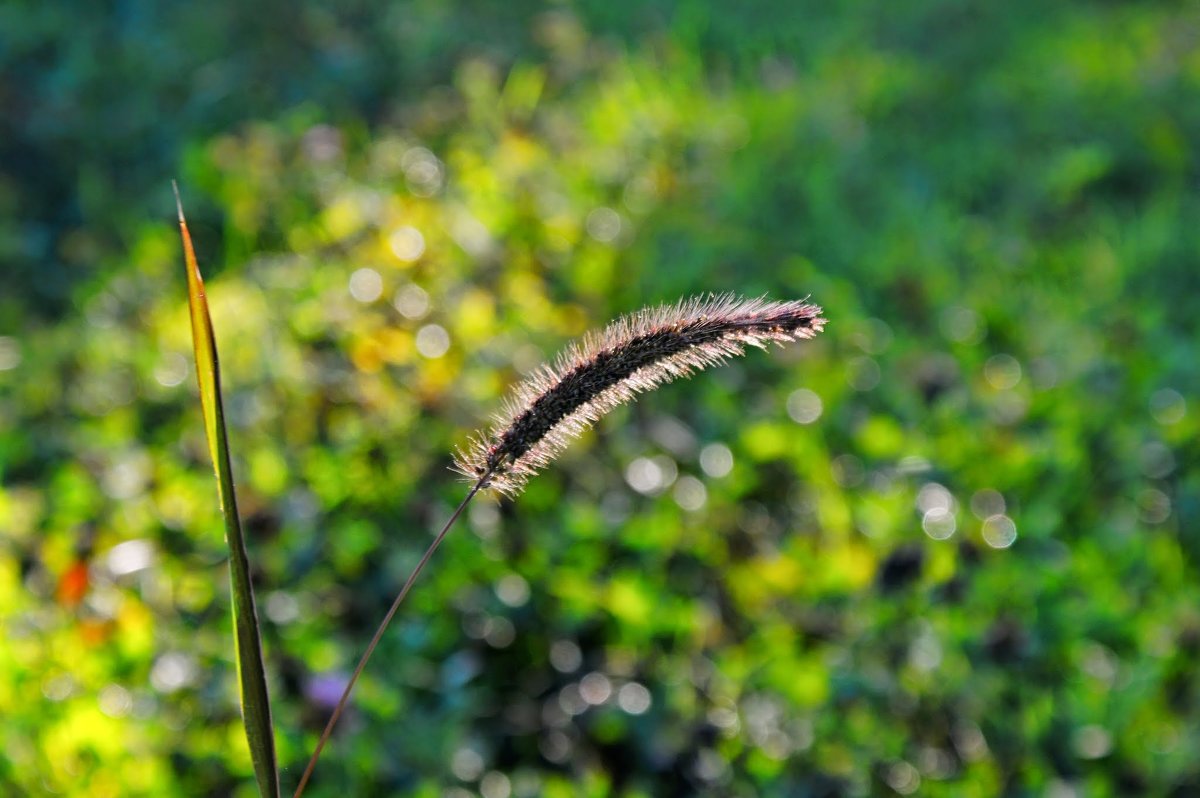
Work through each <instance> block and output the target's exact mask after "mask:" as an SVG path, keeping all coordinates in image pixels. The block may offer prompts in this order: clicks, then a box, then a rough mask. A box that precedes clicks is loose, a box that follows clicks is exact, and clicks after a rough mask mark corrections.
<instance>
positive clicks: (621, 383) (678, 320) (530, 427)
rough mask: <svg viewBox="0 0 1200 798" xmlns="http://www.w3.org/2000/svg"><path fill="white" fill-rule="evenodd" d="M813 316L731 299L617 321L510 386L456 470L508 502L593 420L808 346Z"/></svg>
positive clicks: (793, 307) (802, 309)
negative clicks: (794, 344)
mask: <svg viewBox="0 0 1200 798" xmlns="http://www.w3.org/2000/svg"><path fill="white" fill-rule="evenodd" d="M824 326H825V319H824V318H823V317H822V316H821V308H820V307H818V306H816V305H810V304H808V303H807V302H805V301H803V300H797V301H790V302H770V301H767V300H766V299H765V298H760V299H743V298H741V297H738V296H735V295H733V294H724V295H721V296H713V295H709V296H708V297H693V298H692V299H686V300H681V301H680V302H678V303H677V304H675V305H661V306H658V307H652V308H645V309H643V310H640V311H638V312H637V313H633V314H630V315H628V316H622V317H621V318H619V319H617V320H616V321H615V322H613V323H612V324H610V325H609V326H608V327H606V328H605V329H604V330H603V331H602V332H599V333H589V334H588V335H587V336H585V337H584V338H583V340H582V341H580V342H577V343H575V344H571V345H570V346H568V347H567V348H566V349H565V350H563V352H561V353H560V354H559V355H558V357H557V358H556V359H555V360H554V362H553V363H552V364H547V365H543V366H541V367H539V368H538V370H537V371H536V372H534V374H533V376H532V377H530V378H529V379H527V380H525V381H524V382H522V383H520V384H519V385H517V386H516V387H515V388H514V389H513V391H512V393H511V394H510V396H509V398H508V399H507V400H506V401H505V404H504V406H503V409H502V411H501V413H500V414H499V415H497V416H496V419H495V425H494V426H493V427H492V430H491V433H490V434H489V435H487V436H483V435H479V436H476V437H475V438H473V439H472V440H471V443H470V444H469V446H468V447H467V449H466V450H465V451H464V450H459V452H458V455H457V457H456V458H455V463H454V468H455V470H456V471H458V472H459V473H461V474H463V475H464V476H465V477H467V478H468V479H470V480H471V481H479V480H483V484H482V487H486V488H494V489H495V490H498V491H500V492H502V493H506V494H509V495H515V494H517V493H519V492H520V491H521V489H522V488H523V487H524V486H525V483H526V482H527V481H528V480H529V478H530V477H532V476H533V475H534V474H536V473H537V471H538V469H540V468H542V467H544V466H546V465H547V464H549V463H550V461H551V460H553V459H554V458H555V456H557V455H558V453H559V452H561V451H562V450H563V449H564V448H566V446H567V444H568V443H569V442H570V440H571V439H572V438H573V437H575V436H576V435H578V434H579V433H580V432H581V431H583V430H584V429H586V428H587V427H589V426H591V425H592V424H593V423H594V422H595V421H596V420H597V419H599V418H600V417H601V416H603V415H604V414H605V413H607V412H608V411H609V410H612V409H613V408H614V407H616V406H617V405H619V404H621V403H622V402H626V401H629V400H631V399H633V398H634V397H635V396H636V395H637V394H639V393H642V392H644V391H649V390H651V389H653V388H657V387H658V386H659V385H662V384H664V383H667V382H670V381H671V380H673V379H675V378H676V377H687V376H690V375H691V374H692V373H693V372H696V371H699V370H701V369H704V368H707V367H708V366H714V365H719V364H721V363H724V362H725V360H726V359H727V358H730V357H733V356H735V355H741V354H743V353H744V352H745V346H746V344H750V345H751V346H757V347H759V348H760V349H765V348H766V346H767V344H768V343H770V342H772V341H774V342H776V343H779V344H782V343H785V342H787V341H798V340H802V339H806V338H812V337H813V336H814V335H816V334H817V333H819V332H820V331H821V330H822V328H823V327H824Z"/></svg>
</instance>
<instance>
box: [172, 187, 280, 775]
mask: <svg viewBox="0 0 1200 798" xmlns="http://www.w3.org/2000/svg"><path fill="white" fill-rule="evenodd" d="M175 201H176V204H177V205H178V208H179V229H180V233H181V235H182V236H183V252H184V258H185V260H186V263H187V284H188V309H189V311H190V313H191V317H192V345H193V348H194V349H195V352H196V376H197V379H198V380H199V382H200V404H201V407H202V409H203V412H204V431H205V433H206V436H207V438H208V448H209V452H210V454H212V461H213V469H214V470H215V471H216V475H217V494H218V496H219V498H220V500H221V513H222V515H224V516H225V539H226V541H227V542H228V543H229V581H230V591H231V593H232V595H233V625H234V642H235V647H236V650H237V669H238V685H239V687H240V690H241V700H242V719H243V720H244V721H245V724H246V740H247V741H248V742H249V744H250V757H251V759H252V760H253V762H254V774H255V776H256V777H257V779H258V789H259V792H260V793H261V794H262V795H263V796H264V798H277V796H278V795H279V769H278V767H277V765H276V761H275V733H274V729H273V727H272V724H271V704H270V699H269V698H268V696H267V677H266V671H265V669H264V668H263V657H262V641H261V639H260V637H259V631H258V611H257V610H256V608H255V605H254V589H253V587H252V586H251V584H250V561H249V558H248V557H247V556H246V541H245V538H244V537H243V535H242V525H241V521H240V520H239V519H238V510H237V497H236V495H235V494H234V487H233V470H232V469H231V468H230V464H229V443H228V440H227V439H226V436H225V414H224V411H223V409H222V407H221V374H220V368H219V365H218V363H217V342H216V338H215V337H214V336H213V328H212V319H211V317H210V316H209V314H208V300H207V298H206V297H205V294H204V281H203V280H202V279H201V277H200V267H199V266H198V265H197V263H196V253H195V251H194V250H193V249H192V238H191V236H190V235H189V234H188V229H187V222H186V221H185V220H184V218H183V204H182V203H181V202H179V190H178V188H176V190H175Z"/></svg>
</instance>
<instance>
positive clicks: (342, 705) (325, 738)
mask: <svg viewBox="0 0 1200 798" xmlns="http://www.w3.org/2000/svg"><path fill="white" fill-rule="evenodd" d="M490 476H491V474H490V473H489V474H484V475H483V476H482V477H481V478H480V479H479V481H478V482H476V483H475V485H474V486H473V487H472V488H471V490H470V492H469V493H467V496H466V498H464V499H463V500H462V503H461V504H459V505H458V509H456V510H455V511H454V513H453V515H451V516H450V518H449V520H447V521H446V524H445V526H443V527H442V531H441V532H438V533H437V537H435V538H434V539H433V542H432V543H430V544H429V548H427V549H426V550H425V554H424V555H423V556H422V557H421V561H420V562H418V563H417V566H416V567H415V568H413V570H412V573H411V574H409V575H408V580H407V581H406V582H405V583H404V587H402V588H400V592H399V593H397V594H396V599H395V601H393V602H392V606H391V609H389V610H388V611H387V615H385V616H383V620H382V621H381V622H380V623H379V628H378V629H376V630H375V636H374V637H372V638H371V642H370V643H369V644H368V645H367V650H366V651H364V652H363V655H362V658H361V659H360V660H359V661H358V665H357V666H356V667H355V668H354V673H352V674H351V675H350V680H349V681H348V682H346V689H345V690H343V691H342V697H341V698H340V699H338V702H337V706H335V707H334V708H333V714H332V715H330V716H329V722H328V723H326V724H325V731H323V732H321V739H320V740H318V741H317V747H316V749H315V750H314V751H313V754H312V758H310V759H309V760H308V766H307V767H305V768H304V774H303V775H302V776H300V783H299V784H298V785H297V786H296V792H295V794H294V795H293V798H300V796H301V795H302V794H303V793H304V788H305V787H306V786H307V785H308V780H309V779H310V778H311V777H312V773H313V769H314V768H315V767H316V766H317V758H318V757H320V756H321V751H322V750H323V749H324V748H325V744H326V743H327V742H329V737H330V735H332V734H333V727H334V726H336V725H337V722H338V718H340V717H341V716H342V712H343V710H345V709H346V705H347V704H348V703H349V701H350V692H351V691H352V690H353V689H354V685H355V684H356V683H357V682H358V677H359V676H361V675H362V672H363V669H364V668H366V667H367V660H369V659H370V658H371V655H372V654H373V653H375V648H376V646H378V645H379V641H380V640H381V639H383V633H384V632H385V631H386V630H387V628H388V624H390V623H391V622H392V618H394V617H395V615H396V611H397V610H399V609H400V604H401V603H403V601H404V597H405V596H407V595H408V591H409V590H411V589H412V586H413V584H414V583H415V582H416V581H417V577H418V576H420V575H421V571H423V570H424V569H425V566H426V564H428V563H429V560H430V559H431V558H432V557H433V553H434V552H435V551H437V548H438V546H440V545H442V541H443V540H445V539H446V535H447V533H449V532H450V527H452V526H454V522H455V521H457V520H458V517H459V516H460V515H462V511H463V510H465V509H466V507H467V505H468V504H469V503H470V501H471V499H473V498H475V494H476V493H478V492H479V491H480V489H482V488H483V487H484V485H485V483H486V481H487V478H488V477H490Z"/></svg>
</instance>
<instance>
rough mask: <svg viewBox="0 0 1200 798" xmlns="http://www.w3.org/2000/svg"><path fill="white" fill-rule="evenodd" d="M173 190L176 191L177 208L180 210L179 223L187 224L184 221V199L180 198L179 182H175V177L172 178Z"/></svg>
mask: <svg viewBox="0 0 1200 798" xmlns="http://www.w3.org/2000/svg"><path fill="white" fill-rule="evenodd" d="M171 190H172V191H174V192H175V209H176V210H177V211H179V223H180V224H186V222H184V221H183V201H182V200H180V199H179V184H178V183H176V182H175V180H174V178H172V179H171Z"/></svg>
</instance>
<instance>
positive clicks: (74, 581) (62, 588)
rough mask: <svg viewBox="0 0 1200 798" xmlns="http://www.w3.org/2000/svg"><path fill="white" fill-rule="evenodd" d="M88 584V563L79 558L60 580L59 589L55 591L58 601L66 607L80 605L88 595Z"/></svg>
mask: <svg viewBox="0 0 1200 798" xmlns="http://www.w3.org/2000/svg"><path fill="white" fill-rule="evenodd" d="M88 584H89V582H88V564H87V562H86V561H84V560H77V561H76V562H74V563H72V565H71V567H70V568H68V569H67V570H66V571H64V572H63V575H62V576H61V577H60V578H59V580H58V590H57V591H56V592H55V596H56V598H57V599H58V603H59V604H62V605H63V606H64V607H77V606H79V602H81V601H83V597H84V596H85V595H87V590H88Z"/></svg>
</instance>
